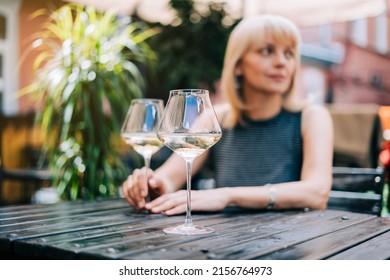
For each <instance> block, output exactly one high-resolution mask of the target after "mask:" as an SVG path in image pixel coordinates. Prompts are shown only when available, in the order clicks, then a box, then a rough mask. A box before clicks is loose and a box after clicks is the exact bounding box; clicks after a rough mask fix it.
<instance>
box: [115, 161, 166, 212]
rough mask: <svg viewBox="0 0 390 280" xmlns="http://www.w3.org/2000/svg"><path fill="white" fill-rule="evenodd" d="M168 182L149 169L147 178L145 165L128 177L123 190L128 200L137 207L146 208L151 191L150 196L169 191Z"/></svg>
mask: <svg viewBox="0 0 390 280" xmlns="http://www.w3.org/2000/svg"><path fill="white" fill-rule="evenodd" d="M168 189H169V187H168V184H167V182H165V181H164V180H163V179H161V178H159V177H158V176H155V173H154V172H153V171H152V170H151V169H149V170H148V178H146V170H145V167H144V168H142V169H135V170H134V172H133V174H131V175H130V176H129V177H127V180H126V181H125V182H124V183H123V185H122V192H123V195H124V197H125V198H126V200H127V201H128V202H129V204H130V205H131V206H133V207H134V208H136V209H143V208H145V204H146V201H145V198H146V197H147V196H148V194H149V193H150V197H151V198H153V197H156V196H159V195H161V194H164V193H167V192H168Z"/></svg>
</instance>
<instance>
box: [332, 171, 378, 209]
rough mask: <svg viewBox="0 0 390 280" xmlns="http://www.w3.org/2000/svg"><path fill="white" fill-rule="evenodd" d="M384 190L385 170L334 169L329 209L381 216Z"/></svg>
mask: <svg viewBox="0 0 390 280" xmlns="http://www.w3.org/2000/svg"><path fill="white" fill-rule="evenodd" d="M383 188H384V170H383V168H380V167H378V168H351V167H333V183H332V190H331V193H330V198H329V201H328V208H330V209H338V210H347V211H353V212H359V213H367V214H374V215H378V216H380V214H381V211H382V200H383Z"/></svg>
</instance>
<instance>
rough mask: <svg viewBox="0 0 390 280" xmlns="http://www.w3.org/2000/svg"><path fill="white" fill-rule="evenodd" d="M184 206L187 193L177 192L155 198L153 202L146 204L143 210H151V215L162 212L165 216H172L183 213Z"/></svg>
mask: <svg viewBox="0 0 390 280" xmlns="http://www.w3.org/2000/svg"><path fill="white" fill-rule="evenodd" d="M186 205H187V192H186V191H177V192H175V193H170V194H165V195H162V196H160V197H158V198H156V199H155V200H153V201H151V202H150V203H148V204H146V206H145V208H146V209H148V210H151V211H152V212H153V213H162V212H164V213H166V214H167V215H174V214H179V213H184V212H185V211H186ZM173 209H175V210H173ZM167 211H168V212H167Z"/></svg>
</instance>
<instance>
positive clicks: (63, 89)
mask: <svg viewBox="0 0 390 280" xmlns="http://www.w3.org/2000/svg"><path fill="white" fill-rule="evenodd" d="M39 13H40V12H38V14H39ZM154 34H155V31H154V30H153V29H151V28H143V27H142V26H141V25H140V24H137V23H134V22H129V21H127V22H123V18H122V21H121V20H118V18H117V16H116V15H115V14H114V13H111V12H106V13H101V12H97V11H96V10H95V9H94V8H92V7H86V8H84V7H82V6H78V5H74V4H66V5H64V6H62V7H61V8H59V9H58V10H56V11H54V12H52V13H51V15H50V20H49V21H48V22H46V23H45V24H44V25H43V28H42V30H41V31H39V33H38V34H37V35H36V40H35V42H34V43H33V45H34V46H35V48H36V49H39V50H40V54H39V55H38V56H37V57H36V59H35V62H34V70H35V71H36V75H35V78H34V80H33V82H32V83H31V84H30V85H29V86H27V87H26V88H25V89H23V90H22V93H23V92H24V93H31V94H33V95H34V96H35V97H37V100H38V102H39V104H40V106H39V108H41V109H40V110H39V112H38V113H37V121H38V123H39V125H40V127H41V130H42V132H43V137H44V140H45V144H44V148H45V152H46V156H47V159H48V164H49V167H50V169H51V170H52V172H53V175H54V182H53V185H54V186H56V187H57V190H58V193H59V196H60V197H61V198H63V199H72V200H75V199H79V198H87V199H91V198H95V197H98V196H112V195H116V194H117V186H118V185H119V184H120V183H121V182H122V181H123V180H124V178H125V176H126V175H127V172H126V170H125V168H124V165H123V163H122V161H121V159H120V156H119V151H118V143H120V142H119V141H118V139H119V137H118V136H119V131H120V127H121V123H122V121H123V119H124V115H125V113H126V111H127V109H128V106H129V104H130V102H131V100H132V99H133V98H136V97H141V96H142V95H143V91H144V87H145V83H144V80H143V77H142V75H141V72H140V66H142V67H145V66H150V65H151V64H152V61H153V58H154V53H153V51H152V50H151V49H150V48H149V46H148V44H147V42H146V40H147V39H148V38H149V37H151V36H153V35H154Z"/></svg>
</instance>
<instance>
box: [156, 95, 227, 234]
mask: <svg viewBox="0 0 390 280" xmlns="http://www.w3.org/2000/svg"><path fill="white" fill-rule="evenodd" d="M157 136H158V138H159V139H160V140H161V142H162V143H163V144H164V145H165V146H167V147H168V148H170V149H171V150H172V151H174V152H175V153H176V154H178V155H179V156H181V157H182V158H183V159H184V160H185V162H186V178H187V213H186V219H185V222H184V224H183V225H179V226H177V227H172V228H166V229H164V232H166V233H172V234H180V235H197V234H208V233H212V232H214V230H213V229H211V228H205V227H201V226H196V225H193V223H192V217H191V172H192V171H191V170H192V162H193V160H194V159H195V158H196V157H198V156H200V155H201V154H202V153H204V152H205V151H206V150H208V149H209V148H210V147H211V146H213V145H214V144H215V143H216V142H218V141H219V139H220V138H221V136H222V131H221V127H220V125H219V123H218V119H217V116H216V114H215V112H214V108H213V106H212V104H211V101H210V97H209V92H208V91H207V90H203V89H180V90H171V91H170V93H169V99H168V102H167V105H166V107H165V109H164V113H163V117H162V119H161V123H160V126H159V128H158V131H157Z"/></svg>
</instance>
